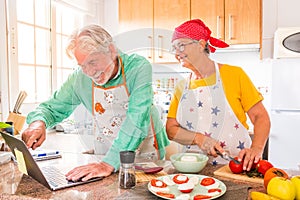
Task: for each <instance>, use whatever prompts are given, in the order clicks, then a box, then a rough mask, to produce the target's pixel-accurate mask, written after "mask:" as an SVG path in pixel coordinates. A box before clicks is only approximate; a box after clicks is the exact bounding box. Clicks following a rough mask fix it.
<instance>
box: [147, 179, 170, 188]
mask: <svg viewBox="0 0 300 200" xmlns="http://www.w3.org/2000/svg"><path fill="white" fill-rule="evenodd" d="M151 185H152V186H153V187H158V188H165V187H167V186H168V185H167V184H166V183H164V182H163V181H161V180H156V179H152V180H151Z"/></svg>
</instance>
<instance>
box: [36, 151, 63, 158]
mask: <svg viewBox="0 0 300 200" xmlns="http://www.w3.org/2000/svg"><path fill="white" fill-rule="evenodd" d="M57 154H59V151H51V152H44V153H39V154H33V155H32V156H35V157H45V156H51V155H57Z"/></svg>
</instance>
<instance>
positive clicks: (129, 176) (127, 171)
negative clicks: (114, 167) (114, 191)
mask: <svg viewBox="0 0 300 200" xmlns="http://www.w3.org/2000/svg"><path fill="white" fill-rule="evenodd" d="M134 159H135V152H134V151H121V152H120V160H121V166H120V170H119V187H120V188H123V189H129V188H134V187H135V185H136V178H135V167H134Z"/></svg>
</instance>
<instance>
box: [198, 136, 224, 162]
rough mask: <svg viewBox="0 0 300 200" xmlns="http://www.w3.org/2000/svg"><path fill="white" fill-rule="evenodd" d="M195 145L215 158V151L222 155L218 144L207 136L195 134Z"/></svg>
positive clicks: (221, 149)
mask: <svg viewBox="0 0 300 200" xmlns="http://www.w3.org/2000/svg"><path fill="white" fill-rule="evenodd" d="M194 142H195V144H197V145H198V146H199V148H200V149H201V150H202V151H203V152H205V153H206V154H208V155H211V156H214V157H217V156H218V154H217V151H219V152H221V153H223V152H224V149H223V148H222V147H221V145H220V143H219V142H218V141H217V140H215V139H214V138H211V137H209V136H206V135H203V134H197V135H196V137H195V140H194Z"/></svg>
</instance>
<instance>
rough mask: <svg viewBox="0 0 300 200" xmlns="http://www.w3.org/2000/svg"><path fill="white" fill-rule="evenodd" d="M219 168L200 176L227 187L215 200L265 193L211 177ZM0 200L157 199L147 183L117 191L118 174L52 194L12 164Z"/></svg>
mask: <svg viewBox="0 0 300 200" xmlns="http://www.w3.org/2000/svg"><path fill="white" fill-rule="evenodd" d="M158 165H161V166H164V171H165V172H166V173H168V174H172V173H176V171H175V169H174V168H173V167H172V165H171V164H170V162H169V161H161V163H158ZM221 166H222V165H219V166H213V165H211V164H210V163H209V164H207V166H206V167H205V168H204V169H203V170H202V171H201V172H200V173H199V174H201V175H207V176H212V177H215V178H218V179H219V180H221V181H223V182H224V183H225V185H226V186H227V191H226V193H225V194H224V195H223V196H221V197H220V198H218V199H223V200H227V199H228V200H235V199H238V200H241V199H250V198H249V193H250V191H251V190H255V191H264V188H263V185H261V184H257V183H250V182H243V181H237V180H232V179H227V178H223V177H218V176H215V175H214V174H213V172H214V171H215V170H217V169H218V168H220V167H221ZM0 177H1V178H0V183H1V186H0V192H1V193H0V200H2V199H3V200H4V199H5V200H7V199H15V200H23V199H32V200H35V199H53V200H64V199H65V200H67V199H73V200H79V199H84V200H94V199H101V200H106V199H107V200H111V199H160V198H158V197H156V196H154V195H153V194H152V193H150V192H149V191H148V189H147V184H148V182H139V183H137V185H136V187H135V188H134V189H127V190H126V189H120V188H119V185H118V174H117V173H114V174H112V175H111V176H109V177H106V178H105V179H103V180H101V181H96V182H92V183H88V184H83V185H80V186H76V187H71V188H67V189H62V190H58V191H51V190H49V189H47V188H46V187H44V186H43V185H41V184H40V183H38V182H36V181H35V180H34V179H33V178H31V177H30V176H27V175H25V174H22V173H21V172H19V170H18V167H17V165H16V164H15V163H13V162H10V163H7V164H4V165H2V166H1V168H0Z"/></svg>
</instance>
